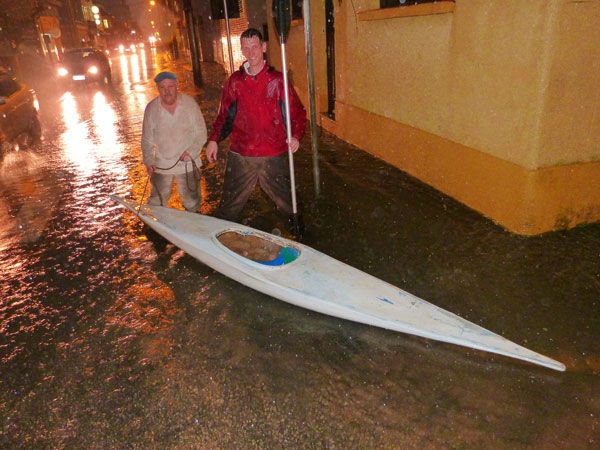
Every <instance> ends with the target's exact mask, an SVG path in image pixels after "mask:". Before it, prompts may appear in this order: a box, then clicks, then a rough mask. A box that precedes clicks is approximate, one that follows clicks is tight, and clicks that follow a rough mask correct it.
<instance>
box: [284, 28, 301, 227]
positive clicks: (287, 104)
mask: <svg viewBox="0 0 600 450" xmlns="http://www.w3.org/2000/svg"><path fill="white" fill-rule="evenodd" d="M281 65H282V69H283V90H284V94H285V129H286V132H287V142H288V155H289V158H288V159H289V162H290V185H291V190H292V212H293V214H294V218H293V220H294V232H295V233H296V234H298V233H299V231H300V230H299V225H298V208H297V205H296V179H295V176H294V153H293V152H292V123H291V119H290V95H289V92H288V76H287V64H286V58H285V39H281Z"/></svg>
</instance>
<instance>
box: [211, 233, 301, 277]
mask: <svg viewBox="0 0 600 450" xmlns="http://www.w3.org/2000/svg"><path fill="white" fill-rule="evenodd" d="M212 239H213V241H214V242H215V244H216V245H217V246H218V247H219V248H221V249H222V250H224V251H225V252H227V253H229V254H231V255H232V256H234V257H235V258H236V259H238V260H239V261H243V262H245V263H247V264H250V265H252V266H253V267H259V268H261V269H263V270H264V269H267V270H273V269H280V268H284V267H288V266H289V265H290V264H293V263H294V262H296V261H297V260H298V258H300V256H301V255H302V249H301V248H300V246H297V245H294V243H293V242H291V241H288V240H283V239H278V238H277V237H276V236H273V235H271V234H268V233H264V232H261V231H257V230H250V229H243V228H233V227H231V228H225V229H223V230H220V231H217V232H215V233H214V234H213V236H212Z"/></svg>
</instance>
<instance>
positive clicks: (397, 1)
mask: <svg viewBox="0 0 600 450" xmlns="http://www.w3.org/2000/svg"><path fill="white" fill-rule="evenodd" d="M436 1H438V0H379V7H380V8H394V7H396V6H408V5H418V4H419V3H435V2H436Z"/></svg>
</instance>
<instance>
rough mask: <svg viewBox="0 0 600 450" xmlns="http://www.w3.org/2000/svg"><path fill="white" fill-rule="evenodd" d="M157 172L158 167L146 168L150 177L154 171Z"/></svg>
mask: <svg viewBox="0 0 600 450" xmlns="http://www.w3.org/2000/svg"><path fill="white" fill-rule="evenodd" d="M155 170H156V166H146V172H148V176H149V177H151V176H152V174H153V173H154V171H155Z"/></svg>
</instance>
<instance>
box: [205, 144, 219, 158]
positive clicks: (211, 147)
mask: <svg viewBox="0 0 600 450" xmlns="http://www.w3.org/2000/svg"><path fill="white" fill-rule="evenodd" d="M218 152H219V145H218V144H217V143H216V142H215V141H208V145H207V146H206V157H207V158H208V162H209V163H214V162H216V161H217V153H218Z"/></svg>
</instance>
